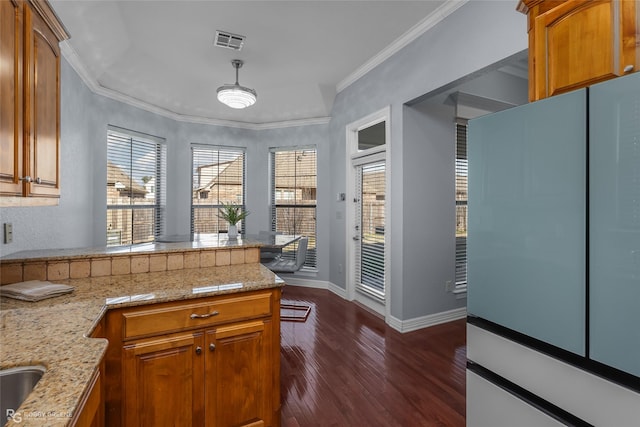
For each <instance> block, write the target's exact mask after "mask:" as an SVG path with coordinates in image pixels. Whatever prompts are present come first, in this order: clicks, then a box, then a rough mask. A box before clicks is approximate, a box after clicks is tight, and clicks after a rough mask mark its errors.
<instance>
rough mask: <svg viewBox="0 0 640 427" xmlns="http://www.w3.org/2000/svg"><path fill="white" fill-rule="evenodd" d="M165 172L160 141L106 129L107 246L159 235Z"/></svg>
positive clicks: (151, 238)
mask: <svg viewBox="0 0 640 427" xmlns="http://www.w3.org/2000/svg"><path fill="white" fill-rule="evenodd" d="M165 169H166V145H165V144H164V140H162V139H160V138H156V137H152V136H148V135H143V134H139V133H137V132H133V131H126V130H120V129H118V130H116V128H109V130H107V246H119V245H133V244H137V243H146V242H152V241H154V240H155V238H156V237H157V236H159V235H161V234H162V231H163V226H164V204H165V199H166V197H165V196H166V192H165V188H166V185H165V183H166V177H165Z"/></svg>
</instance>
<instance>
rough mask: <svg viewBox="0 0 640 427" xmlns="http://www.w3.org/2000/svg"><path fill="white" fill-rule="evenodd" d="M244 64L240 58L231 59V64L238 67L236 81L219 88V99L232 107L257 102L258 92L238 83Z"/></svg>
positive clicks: (242, 106) (240, 106) (248, 105)
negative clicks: (239, 73) (240, 70)
mask: <svg viewBox="0 0 640 427" xmlns="http://www.w3.org/2000/svg"><path fill="white" fill-rule="evenodd" d="M242 64H244V62H243V61H241V60H239V59H234V60H233V61H231V65H233V68H235V69H236V83H235V84H225V85H222V86H220V87H219V88H218V101H220V102H222V103H223V104H225V105H228V106H229V107H231V108H247V107H250V106H252V105H253V104H255V103H256V99H257V97H258V94H257V93H256V91H255V90H253V89H249V88H248V87H244V86H240V84H238V70H239V69H240V67H242Z"/></svg>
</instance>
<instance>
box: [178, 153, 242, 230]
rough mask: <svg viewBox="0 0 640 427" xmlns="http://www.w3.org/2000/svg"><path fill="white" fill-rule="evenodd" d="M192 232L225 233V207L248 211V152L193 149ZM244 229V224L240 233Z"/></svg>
mask: <svg viewBox="0 0 640 427" xmlns="http://www.w3.org/2000/svg"><path fill="white" fill-rule="evenodd" d="M191 153H192V165H193V168H192V184H193V185H192V197H191V232H192V233H195V234H201V233H204V234H208V233H226V232H227V231H228V227H229V224H227V222H226V221H225V220H223V219H221V218H220V216H219V212H220V209H221V208H222V205H223V204H225V205H235V206H240V207H241V208H242V210H244V209H245V166H246V165H245V163H246V161H245V152H244V150H243V149H241V148H230V147H215V146H195V145H194V146H192V147H191ZM243 229H244V221H241V222H240V223H239V224H238V230H240V231H242V230H243Z"/></svg>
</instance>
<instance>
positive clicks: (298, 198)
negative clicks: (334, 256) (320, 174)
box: [271, 148, 317, 268]
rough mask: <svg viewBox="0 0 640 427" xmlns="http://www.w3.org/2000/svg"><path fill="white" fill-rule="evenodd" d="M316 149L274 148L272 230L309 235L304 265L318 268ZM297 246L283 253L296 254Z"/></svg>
mask: <svg viewBox="0 0 640 427" xmlns="http://www.w3.org/2000/svg"><path fill="white" fill-rule="evenodd" d="M316 175H317V160H316V149H315V148H296V149H282V150H280V149H272V150H271V231H275V232H280V233H283V234H301V235H304V236H307V237H309V244H308V249H307V258H306V261H305V264H304V267H309V268H316V267H317V264H316V188H317V179H316ZM296 249H297V245H296V244H293V245H289V246H287V247H286V248H285V251H284V253H283V256H289V257H294V256H295V251H296Z"/></svg>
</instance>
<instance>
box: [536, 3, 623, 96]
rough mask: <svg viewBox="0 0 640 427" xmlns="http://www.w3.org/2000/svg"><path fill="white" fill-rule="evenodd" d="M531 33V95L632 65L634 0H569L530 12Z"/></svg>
mask: <svg viewBox="0 0 640 427" xmlns="http://www.w3.org/2000/svg"><path fill="white" fill-rule="evenodd" d="M534 34H535V35H534V37H535V43H534V46H535V48H534V49H535V63H534V76H533V78H534V79H535V83H536V84H535V91H536V93H535V96H534V99H533V100H538V99H542V98H546V97H548V96H552V95H557V94H560V93H563V92H567V91H570V90H573V89H577V88H580V87H585V86H588V85H591V84H593V83H597V82H600V81H603V80H607V79H610V78H613V77H616V76H620V75H622V74H623V73H624V72H625V71H624V69H625V67H627V66H631V67H635V2H630V1H614V0H569V1H567V2H565V3H563V4H561V5H560V6H557V7H555V8H553V9H551V10H549V11H548V12H546V13H543V14H541V15H540V16H538V17H536V18H535V23H534Z"/></svg>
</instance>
